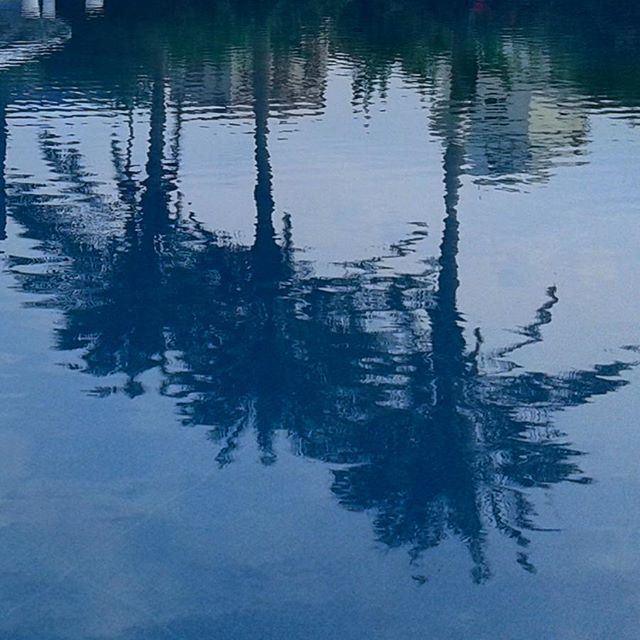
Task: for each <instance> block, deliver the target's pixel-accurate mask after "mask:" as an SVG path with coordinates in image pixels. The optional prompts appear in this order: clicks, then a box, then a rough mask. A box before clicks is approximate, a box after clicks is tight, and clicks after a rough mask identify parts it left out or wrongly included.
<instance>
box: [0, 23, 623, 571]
mask: <svg viewBox="0 0 640 640" xmlns="http://www.w3.org/2000/svg"><path fill="white" fill-rule="evenodd" d="M251 40H252V50H251V56H252V71H253V76H252V92H253V103H252V110H253V118H254V143H255V167H256V174H257V175H256V184H255V189H254V200H255V207H256V222H255V235H254V240H253V244H252V245H251V246H250V247H241V246H237V245H234V244H231V243H229V242H224V241H222V240H221V239H220V238H218V237H217V236H216V234H215V233H213V232H211V231H208V230H206V229H205V228H204V227H202V226H201V225H199V224H198V223H197V222H196V221H195V220H193V219H191V218H185V217H184V216H182V215H180V211H179V210H178V208H175V207H174V208H173V209H172V203H175V202H176V200H175V198H174V197H175V196H176V194H177V191H178V189H177V185H176V176H177V165H178V162H179V152H178V151H177V150H178V148H179V128H178V129H177V133H176V137H175V139H174V140H173V143H172V144H171V145H170V146H171V148H172V149H173V150H175V153H174V155H173V157H171V158H166V157H165V153H166V149H167V146H168V145H167V142H168V132H167V129H168V118H167V110H168V108H169V106H168V104H167V86H166V69H165V63H166V62H165V59H164V58H163V57H162V56H159V57H158V58H156V59H154V60H153V62H152V64H153V65H154V66H153V74H152V79H151V90H150V94H151V95H150V102H149V135H148V145H147V161H146V166H145V178H144V180H139V178H138V176H137V175H136V174H135V172H134V171H133V169H132V165H131V159H130V153H129V151H130V148H131V146H132V144H133V141H132V140H129V141H128V142H127V143H126V145H125V146H124V148H123V147H122V145H120V144H118V143H114V145H113V147H112V156H113V158H112V159H113V164H114V168H115V173H116V181H117V185H116V186H117V194H118V205H117V211H118V212H120V213H119V215H121V216H123V228H124V232H123V234H122V235H121V236H118V235H117V234H116V235H114V236H113V237H112V238H107V239H106V240H105V241H104V242H103V243H99V242H97V243H96V242H91V241H89V240H87V239H86V238H85V237H84V236H83V234H85V233H86V229H82V232H81V231H80V230H79V225H77V224H76V223H74V221H73V212H72V211H70V212H65V207H64V206H59V207H56V208H55V212H52V211H51V209H52V207H51V206H50V205H48V204H47V203H46V202H42V200H41V198H40V197H39V196H37V195H36V191H37V190H36V189H35V188H31V187H29V186H27V187H25V188H23V189H22V191H16V192H15V193H14V194H13V195H11V197H10V200H11V202H10V204H11V207H10V209H11V213H12V215H13V216H14V217H15V218H16V219H17V220H18V221H19V222H20V223H21V224H23V225H24V226H25V227H26V228H27V229H28V230H29V235H30V236H31V237H33V238H36V239H39V240H40V241H41V249H42V251H43V254H44V256H45V257H44V258H43V260H44V261H48V262H50V263H53V262H57V263H58V264H60V268H58V269H48V270H46V271H44V272H43V273H39V274H33V273H29V274H26V273H22V274H17V276H16V277H17V279H18V280H19V282H20V285H21V286H22V287H23V288H24V289H25V290H27V291H37V292H39V293H44V294H46V295H47V296H48V298H47V302H45V303H43V304H45V305H48V306H51V307H54V308H58V309H62V310H63V312H64V323H63V326H62V327H61V328H60V329H59V330H58V334H57V335H58V344H57V347H58V348H59V349H61V350H79V351H81V353H82V360H83V363H84V364H83V365H82V367H83V369H84V370H85V372H86V373H89V374H91V375H93V376H96V377H104V376H109V375H113V374H124V378H125V379H126V380H125V382H124V384H123V385H122V386H120V387H118V386H102V387H99V388H97V389H95V390H94V392H95V393H96V394H98V395H106V394H110V393H117V392H124V393H126V394H127V395H129V396H131V397H134V396H136V395H139V394H141V393H144V392H145V388H144V386H143V382H142V381H141V378H142V375H143V374H144V373H145V372H148V371H151V370H154V371H157V372H158V373H159V377H160V379H161V383H160V385H161V386H160V391H161V393H162V394H164V395H166V396H169V397H172V398H175V399H176V401H177V403H178V406H179V411H180V414H181V416H182V419H183V421H184V423H185V424H188V425H206V426H207V427H208V428H209V430H210V437H211V439H212V440H213V441H215V442H216V443H218V444H219V447H220V448H219V453H218V456H217V460H218V462H219V463H220V464H221V465H226V464H229V463H231V462H232V461H233V458H234V452H235V450H236V448H237V446H238V442H239V439H240V436H241V435H242V434H243V433H245V432H247V431H248V430H253V432H254V433H255V437H256V439H257V442H258V445H259V448H260V451H261V460H262V462H263V463H265V464H272V463H273V462H275V452H274V446H273V438H274V436H275V434H276V433H277V432H281V433H286V434H287V435H288V437H289V438H290V439H291V441H292V442H293V443H294V446H295V449H296V451H297V452H298V453H299V454H300V455H304V456H308V457H310V458H315V459H320V460H323V461H326V462H328V463H339V464H340V465H341V466H340V468H337V469H335V468H334V470H333V471H332V474H333V484H332V490H333V492H334V494H335V496H336V497H337V499H338V500H339V501H340V503H341V504H342V505H344V506H345V507H346V508H348V509H352V510H360V511H361V510H366V511H370V512H372V513H373V514H374V527H375V533H376V536H377V538H378V539H379V540H380V541H381V542H382V543H383V544H385V545H387V546H389V547H405V548H408V549H409V551H410V553H411V556H412V558H413V559H417V558H419V557H420V555H421V554H422V553H423V552H424V551H425V550H427V549H429V548H431V547H434V546H436V545H438V544H439V543H440V542H442V541H443V540H444V539H445V538H446V537H449V536H455V537H457V538H460V539H461V540H463V541H464V543H465V544H466V545H467V547H468V549H469V552H470V555H471V558H472V562H473V570H472V575H473V578H474V580H476V581H478V582H481V581H483V580H486V579H487V578H488V577H489V575H490V569H489V566H488V561H487V559H486V552H485V540H486V537H487V535H488V532H489V530H490V529H497V530H498V531H500V532H502V533H504V534H505V535H507V536H508V537H509V538H512V539H513V540H514V541H515V542H516V543H517V544H518V545H519V546H520V547H521V550H520V552H519V554H518V561H519V562H520V564H521V565H522V566H523V568H525V569H526V570H533V566H532V564H531V562H530V560H529V558H528V555H527V552H526V548H527V546H528V544H529V537H528V535H529V534H528V532H529V531H531V530H534V529H535V528H536V524H535V511H534V507H533V503H532V501H531V496H530V495H529V493H528V490H529V489H531V488H533V487H547V486H550V485H553V484H556V483H559V482H562V481H573V482H583V483H586V482H588V481H589V480H588V479H587V478H585V477H584V476H583V475H582V473H581V471H580V469H579V467H578V465H577V457H578V455H579V452H577V451H575V450H574V449H572V448H571V446H569V445H568V444H566V443H564V442H563V440H562V435H561V434H558V433H557V432H556V431H555V429H554V427H553V416H554V414H556V413H557V412H559V411H562V410H564V409H566V408H569V407H575V406H579V405H582V404H584V403H586V402H588V401H589V400H590V399H591V398H593V397H595V396H598V395H603V394H606V393H610V392H613V391H615V390H616V389H618V388H619V387H620V386H622V385H623V384H625V382H624V380H623V378H622V377H621V374H622V373H623V372H624V371H625V370H626V369H628V368H629V367H630V366H631V365H629V364H624V363H618V362H614V363H610V364H605V365H597V366H594V367H593V368H592V369H586V370H582V371H572V372H570V373H569V374H567V375H550V374H543V373H536V372H526V371H518V370H517V368H516V365H515V364H514V363H510V362H509V361H507V360H506V358H507V356H509V355H510V354H512V353H514V352H515V351H516V350H517V349H519V348H521V347H523V346H525V345H533V344H535V343H538V342H540V341H541V340H542V328H543V327H544V326H545V325H548V324H549V323H550V322H551V321H552V315H551V314H552V310H553V307H554V306H555V305H556V304H557V303H558V301H559V294H558V292H557V291H556V290H555V289H554V288H550V289H549V290H548V292H547V294H548V295H547V301H545V302H544V303H543V304H542V306H541V307H540V308H539V309H538V311H537V312H536V315H535V318H534V320H533V321H532V323H531V324H530V325H528V326H526V327H523V328H522V329H521V330H520V333H521V334H522V340H521V341H519V342H518V343H516V344H514V345H510V346H507V347H505V348H504V349H502V350H498V351H497V352H494V353H489V354H484V353H483V352H482V336H481V334H480V332H479V331H477V332H476V334H475V338H476V343H475V344H474V345H473V347H471V348H469V347H468V345H467V344H466V340H465V333H464V331H463V319H462V317H461V314H460V312H459V311H458V304H457V291H458V286H459V273H458V252H459V248H458V244H459V235H460V222H459V220H458V201H459V190H460V187H461V176H462V173H463V167H464V165H465V154H466V148H465V135H464V133H465V128H466V127H468V110H467V105H469V104H471V103H473V101H474V98H475V93H476V89H477V82H478V70H477V58H476V57H475V53H474V51H473V48H472V47H469V44H470V40H469V39H468V38H466V36H465V34H464V33H455V34H453V41H452V42H453V44H452V51H451V60H450V77H449V79H448V80H449V84H448V86H449V95H448V96H447V97H446V99H444V100H443V101H442V102H441V104H440V105H439V108H440V112H439V113H436V115H435V118H436V120H435V121H436V123H437V128H438V132H439V134H440V135H441V137H442V139H443V143H444V150H443V173H444V191H445V197H444V210H445V218H444V225H443V232H442V240H441V243H440V254H439V256H438V258H437V260H429V259H428V258H426V257H425V260H424V270H423V272H422V273H420V274H418V275H409V274H402V273H397V272H392V273H390V272H387V271H385V270H383V269H380V268H379V263H378V261H377V260H375V259H372V260H368V261H364V262H362V263H360V264H358V265H350V267H349V268H348V269H347V270H346V275H344V276H342V277H334V278H328V277H324V278H323V277H319V276H315V275H313V273H312V272H311V270H310V269H309V268H308V267H307V265H305V264H304V263H303V262H302V261H297V260H296V259H295V254H294V252H293V249H292V247H291V240H290V233H289V228H288V225H289V221H288V219H286V218H285V225H284V227H285V232H284V234H283V237H282V238H281V239H278V237H277V234H276V232H275V227H274V215H275V203H274V197H273V185H272V181H273V173H272V169H271V162H270V155H269V149H268V137H269V115H270V95H269V92H270V89H271V85H272V77H271V69H272V66H273V65H272V63H271V56H272V55H273V50H272V46H271V44H270V32H269V24H268V21H257V22H256V24H255V25H254V30H253V31H252V34H251ZM175 108H176V110H177V111H178V112H179V110H180V106H179V103H178V104H176V107H175ZM179 116H180V114H179V113H176V121H177V122H180V117H179ZM4 130H6V127H5V129H4ZM3 140H5V141H6V135H5V136H3ZM5 146H6V144H5ZM41 147H42V151H43V155H44V157H45V159H46V161H47V163H48V165H49V167H50V169H51V170H52V171H53V172H54V173H55V174H56V175H57V177H58V178H59V179H61V180H62V179H63V180H64V182H65V183H67V184H70V185H72V187H71V189H72V191H73V192H74V193H75V194H76V195H81V196H82V197H83V199H84V201H85V202H90V204H91V207H92V212H93V215H94V216H100V215H101V212H102V213H105V214H108V213H109V212H113V206H112V205H111V204H110V203H109V202H107V201H106V200H105V199H104V198H103V197H101V196H100V195H98V194H97V192H96V191H95V190H94V189H93V186H92V184H91V182H90V181H89V180H88V178H87V174H86V172H85V171H84V170H83V168H82V158H81V156H80V155H79V153H78V152H77V151H75V150H73V149H64V150H63V149H62V148H61V143H60V141H59V140H58V139H57V138H56V137H55V136H53V135H43V136H42V137H41ZM4 148H5V147H4V146H2V147H0V151H2V150H3V149H4ZM32 187H33V185H32ZM66 213H68V214H69V215H68V218H67V217H66ZM418 234H419V232H418ZM407 250H414V249H413V247H412V245H411V243H410V242H408V243H407V244H405V245H403V246H402V247H396V248H395V251H396V252H399V253H400V252H402V251H407ZM13 260H14V264H15V260H18V259H17V258H14V259H13Z"/></svg>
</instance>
